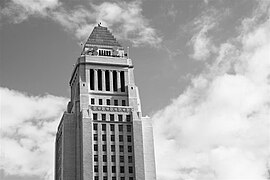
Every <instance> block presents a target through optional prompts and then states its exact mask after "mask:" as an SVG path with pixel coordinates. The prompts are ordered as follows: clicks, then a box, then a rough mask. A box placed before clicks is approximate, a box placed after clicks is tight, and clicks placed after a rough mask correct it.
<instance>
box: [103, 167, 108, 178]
mask: <svg viewBox="0 0 270 180" xmlns="http://www.w3.org/2000/svg"><path fill="white" fill-rule="evenodd" d="M103 172H104V173H106V172H107V166H103ZM105 177H106V176H105Z"/></svg>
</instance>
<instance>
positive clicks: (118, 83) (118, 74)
mask: <svg viewBox="0 0 270 180" xmlns="http://www.w3.org/2000/svg"><path fill="white" fill-rule="evenodd" d="M116 72H117V88H118V89H117V91H118V92H121V77H120V72H121V71H116Z"/></svg>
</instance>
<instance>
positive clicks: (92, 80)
mask: <svg viewBox="0 0 270 180" xmlns="http://www.w3.org/2000/svg"><path fill="white" fill-rule="evenodd" d="M94 76H95V73H94V70H93V69H90V90H95V77H94Z"/></svg>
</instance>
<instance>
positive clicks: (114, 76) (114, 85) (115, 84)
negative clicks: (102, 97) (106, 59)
mask: <svg viewBox="0 0 270 180" xmlns="http://www.w3.org/2000/svg"><path fill="white" fill-rule="evenodd" d="M113 90H114V91H117V72H116V71H113Z"/></svg>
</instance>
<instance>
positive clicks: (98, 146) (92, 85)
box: [55, 25, 156, 180]
mask: <svg viewBox="0 0 270 180" xmlns="http://www.w3.org/2000/svg"><path fill="white" fill-rule="evenodd" d="M70 87H71V98H70V102H69V103H68V107H67V111H66V112H65V113H64V115H63V117H62V120H61V122H60V124H59V127H58V132H57V136H56V145H55V147H56V148H55V154H56V158H55V179H56V180H60V179H64V180H69V179H70V180H74V179H76V180H86V179H87V180H116V179H117V180H135V179H136V180H155V179H156V174H155V159H154V146H153V132H152V125H151V121H150V119H149V118H147V117H142V112H141V105H140V98H139V92H138V88H137V86H136V85H135V80H134V75H133V65H132V61H131V59H129V58H128V56H127V54H125V51H124V48H123V47H122V46H121V45H120V44H119V43H118V42H117V40H116V39H115V38H114V36H113V35H112V34H111V32H110V31H109V30H108V29H107V28H106V27H102V26H100V25H98V26H97V27H95V28H94V30H93V31H92V33H91V35H90V36H89V38H88V40H87V42H86V44H85V45H84V48H83V51H82V53H81V56H80V57H79V58H78V60H77V63H76V65H75V66H74V69H73V72H72V76H71V79H70Z"/></svg>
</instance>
